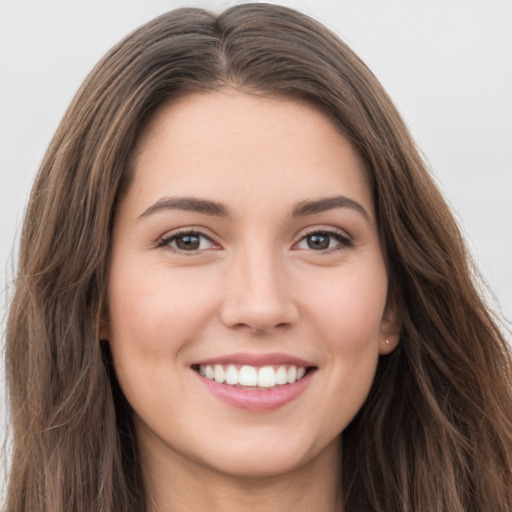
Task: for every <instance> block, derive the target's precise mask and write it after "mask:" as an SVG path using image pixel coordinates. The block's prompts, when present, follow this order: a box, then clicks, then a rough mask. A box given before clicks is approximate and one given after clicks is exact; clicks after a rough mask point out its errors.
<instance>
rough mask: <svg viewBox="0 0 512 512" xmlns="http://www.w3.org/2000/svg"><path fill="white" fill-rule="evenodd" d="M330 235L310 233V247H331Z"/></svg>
mask: <svg viewBox="0 0 512 512" xmlns="http://www.w3.org/2000/svg"><path fill="white" fill-rule="evenodd" d="M329 242H330V239H329V235H319V234H316V235H309V236H308V247H309V248H310V249H317V250H319V249H328V248H329Z"/></svg>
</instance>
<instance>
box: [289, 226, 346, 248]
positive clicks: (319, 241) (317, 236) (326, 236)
mask: <svg viewBox="0 0 512 512" xmlns="http://www.w3.org/2000/svg"><path fill="white" fill-rule="evenodd" d="M351 245H352V242H351V241H350V239H349V238H347V237H346V236H343V235H342V234H340V233H337V232H331V231H314V232H311V233H308V234H307V235H306V236H304V237H302V238H301V239H300V240H299V242H298V243H297V244H296V246H295V248H297V249H308V250H313V251H329V250H336V249H344V248H346V247H349V246H351Z"/></svg>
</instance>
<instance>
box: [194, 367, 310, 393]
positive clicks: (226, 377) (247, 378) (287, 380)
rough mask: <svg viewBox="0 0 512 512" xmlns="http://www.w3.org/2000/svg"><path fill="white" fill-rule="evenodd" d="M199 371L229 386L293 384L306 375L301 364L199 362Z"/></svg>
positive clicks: (270, 386) (264, 386)
mask: <svg viewBox="0 0 512 512" xmlns="http://www.w3.org/2000/svg"><path fill="white" fill-rule="evenodd" d="M199 373H200V374H201V375H202V376H203V377H206V378H207V379H210V380H214V381H215V382H217V383H219V384H223V383H225V384H228V385H230V386H236V385H237V384H240V385H241V386H248V387H259V388H272V387H274V386H276V385H277V386H283V385H285V384H293V383H294V382H296V381H298V380H300V379H302V378H303V377H304V375H306V368H305V367H303V366H299V367H297V366H295V365H293V364H292V365H289V366H278V367H274V366H262V367H260V368H256V367H254V366H249V365H243V366H242V367H241V368H240V369H238V368H237V366H236V365H234V364H228V365H227V366H225V365H221V364H214V365H209V364H206V365H205V364H201V365H199Z"/></svg>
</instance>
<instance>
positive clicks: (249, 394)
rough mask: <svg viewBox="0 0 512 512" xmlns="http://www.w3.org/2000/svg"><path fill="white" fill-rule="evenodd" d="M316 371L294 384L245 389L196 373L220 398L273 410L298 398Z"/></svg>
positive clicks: (246, 407)
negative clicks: (220, 382)
mask: <svg viewBox="0 0 512 512" xmlns="http://www.w3.org/2000/svg"><path fill="white" fill-rule="evenodd" d="M313 373H314V372H313V371H310V372H308V373H307V374H306V375H305V376H304V377H302V379H300V380H298V381H297V382H294V383H293V384H286V385H284V386H279V387H276V388H271V389H245V388H239V387H235V386H230V385H228V384H219V383H218V382H215V381H214V380H210V379H207V378H206V377H203V376H202V375H200V374H199V373H197V372H196V375H197V376H198V377H199V378H200V380H201V382H202V383H203V384H204V385H205V386H206V387H207V388H208V390H209V391H210V392H211V393H212V394H213V395H214V396H215V397H217V398H218V399H219V400H222V401H223V402H225V403H227V404H229V405H231V406H233V407H237V408H239V409H244V410H246V411H255V412H257V411H272V410H274V409H278V408H279V407H282V406H283V405H285V404H287V403H289V402H291V401H292V400H294V399H295V398H297V397H298V396H299V395H300V394H301V393H302V392H303V391H304V390H305V389H306V387H307V386H308V384H309V382H310V380H311V376H312V374H313Z"/></svg>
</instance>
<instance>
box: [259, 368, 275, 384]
mask: <svg viewBox="0 0 512 512" xmlns="http://www.w3.org/2000/svg"><path fill="white" fill-rule="evenodd" d="M275 385H276V372H275V371H274V368H272V366H263V367H262V368H260V369H259V371H258V386H259V387H260V388H271V387H273V386H275Z"/></svg>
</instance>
